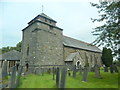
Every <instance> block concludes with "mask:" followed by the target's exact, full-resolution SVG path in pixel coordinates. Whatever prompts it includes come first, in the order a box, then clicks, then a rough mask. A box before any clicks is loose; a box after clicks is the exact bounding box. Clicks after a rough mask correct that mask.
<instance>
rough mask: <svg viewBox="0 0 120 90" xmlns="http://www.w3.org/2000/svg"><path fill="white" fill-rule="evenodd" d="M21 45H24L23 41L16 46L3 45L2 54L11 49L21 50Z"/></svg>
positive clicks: (0, 50) (0, 52) (0, 51)
mask: <svg viewBox="0 0 120 90" xmlns="http://www.w3.org/2000/svg"><path fill="white" fill-rule="evenodd" d="M21 46H22V42H19V43H18V44H17V45H16V47H9V46H7V47H2V48H1V49H0V54H3V53H6V52H9V51H11V50H17V51H19V52H21Z"/></svg>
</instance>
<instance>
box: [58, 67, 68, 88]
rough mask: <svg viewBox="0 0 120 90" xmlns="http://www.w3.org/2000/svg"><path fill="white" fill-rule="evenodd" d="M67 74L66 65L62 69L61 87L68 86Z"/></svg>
mask: <svg viewBox="0 0 120 90" xmlns="http://www.w3.org/2000/svg"><path fill="white" fill-rule="evenodd" d="M66 74H67V69H66V67H63V68H62V71H61V80H60V85H59V88H65V87H66Z"/></svg>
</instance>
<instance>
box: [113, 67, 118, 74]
mask: <svg viewBox="0 0 120 90" xmlns="http://www.w3.org/2000/svg"><path fill="white" fill-rule="evenodd" d="M113 70H114V71H115V72H116V73H118V69H117V66H116V65H113Z"/></svg>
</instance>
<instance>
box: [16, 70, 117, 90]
mask: <svg viewBox="0 0 120 90" xmlns="http://www.w3.org/2000/svg"><path fill="white" fill-rule="evenodd" d="M71 75H72V72H71ZM101 76H102V79H98V78H96V77H95V74H94V72H89V73H88V81H87V82H82V76H80V75H79V73H77V76H76V78H73V77H72V76H67V78H66V88H118V73H114V74H110V72H103V71H101ZM55 82H56V80H52V74H50V75H49V74H45V75H44V76H42V75H32V74H31V75H27V76H26V77H21V81H20V86H19V87H18V88H57V86H56V84H55Z"/></svg>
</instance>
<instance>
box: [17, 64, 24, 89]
mask: <svg viewBox="0 0 120 90" xmlns="http://www.w3.org/2000/svg"><path fill="white" fill-rule="evenodd" d="M22 69H23V66H19V69H18V75H17V80H16V87H17V86H19V83H20V76H21V73H22Z"/></svg>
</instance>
